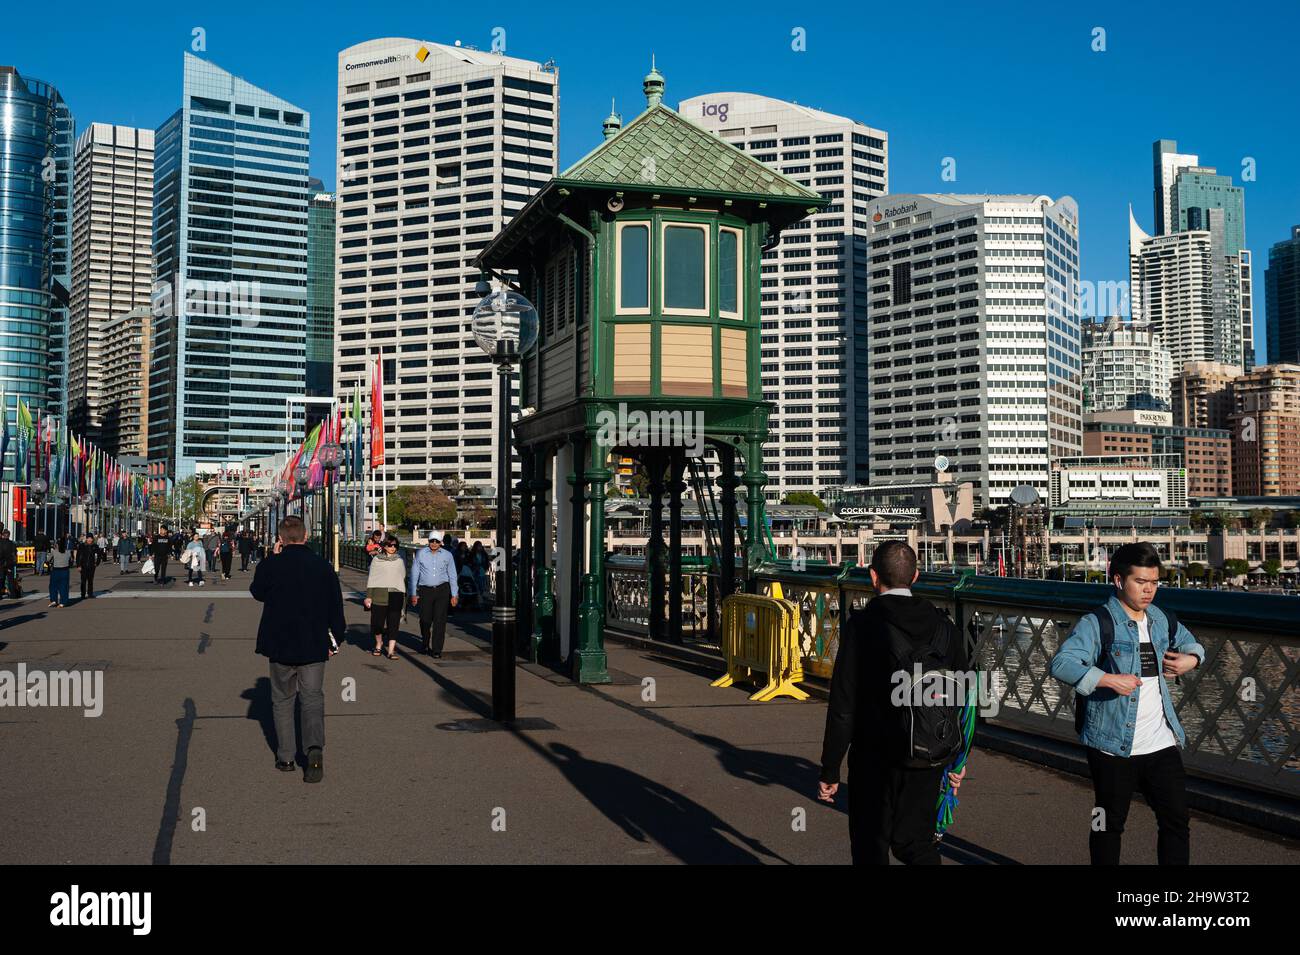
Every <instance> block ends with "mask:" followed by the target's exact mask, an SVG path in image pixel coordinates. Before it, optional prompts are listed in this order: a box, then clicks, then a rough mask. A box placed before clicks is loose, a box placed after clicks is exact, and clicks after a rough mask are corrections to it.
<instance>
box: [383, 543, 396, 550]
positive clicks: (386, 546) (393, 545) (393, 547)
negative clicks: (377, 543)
mask: <svg viewBox="0 0 1300 955" xmlns="http://www.w3.org/2000/svg"><path fill="white" fill-rule="evenodd" d="M384 547H385V549H387V548H389V547H391V548H392V549H393V550H397V545H396V544H385V545H384Z"/></svg>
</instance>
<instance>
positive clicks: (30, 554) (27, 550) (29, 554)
mask: <svg viewBox="0 0 1300 955" xmlns="http://www.w3.org/2000/svg"><path fill="white" fill-rule="evenodd" d="M35 563H36V548H35V547H19V548H18V566H19V567H21V566H23V565H24V564H28V565H30V564H35Z"/></svg>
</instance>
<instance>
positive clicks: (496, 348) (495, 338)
mask: <svg viewBox="0 0 1300 955" xmlns="http://www.w3.org/2000/svg"><path fill="white" fill-rule="evenodd" d="M470 328H471V330H472V331H473V332H474V339H475V341H477V342H478V347H479V348H481V349H483V351H484V352H485V353H486V354H487V355H488V356H489V357H491V358H492V359H493V360H495V361H509V360H512V359H515V358H517V357H518V356H520V355H522V354H524V353H525V352H527V351H528V350H529V349H530V348H532V347H533V346H534V345H535V344H537V309H535V308H533V303H532V302H530V301H528V299H526V298H524V297H523V296H522V295H520V294H519V293H518V292H515V291H511V290H510V289H500V290H498V291H496V292H492V293H491V294H490V295H488V296H486V297H485V298H484V299H483V301H481V302H479V303H478V307H477V308H475V309H474V318H473V321H472V324H471V326H470Z"/></svg>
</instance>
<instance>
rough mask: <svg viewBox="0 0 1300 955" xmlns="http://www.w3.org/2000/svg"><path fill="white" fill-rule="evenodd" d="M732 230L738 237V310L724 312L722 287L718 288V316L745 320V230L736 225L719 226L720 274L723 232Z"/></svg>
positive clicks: (720, 270) (720, 269) (719, 270)
mask: <svg viewBox="0 0 1300 955" xmlns="http://www.w3.org/2000/svg"><path fill="white" fill-rule="evenodd" d="M724 232H730V233H732V234H733V235H734V236H735V237H736V310H735V311H734V312H724V311H723V310H722V295H721V292H722V288H721V286H719V288H718V292H719V294H718V317H719V318H729V319H731V320H733V321H743V320H744V318H745V232H744V230H743V229H737V228H736V227H735V226H729V225H720V226H718V276H719V278H721V275H722V233H724Z"/></svg>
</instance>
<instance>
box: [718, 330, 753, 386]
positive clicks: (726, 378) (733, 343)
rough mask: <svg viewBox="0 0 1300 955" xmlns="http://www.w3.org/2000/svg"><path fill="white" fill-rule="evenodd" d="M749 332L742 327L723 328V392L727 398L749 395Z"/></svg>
mask: <svg viewBox="0 0 1300 955" xmlns="http://www.w3.org/2000/svg"><path fill="white" fill-rule="evenodd" d="M748 337H749V336H748V333H747V332H746V331H745V330H744V329H742V328H724V329H722V394H723V396H724V397H727V398H747V397H748V396H749V376H748V374H747V372H748V368H749V365H748V358H749V351H748V347H747V345H748Z"/></svg>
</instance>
